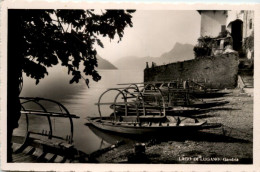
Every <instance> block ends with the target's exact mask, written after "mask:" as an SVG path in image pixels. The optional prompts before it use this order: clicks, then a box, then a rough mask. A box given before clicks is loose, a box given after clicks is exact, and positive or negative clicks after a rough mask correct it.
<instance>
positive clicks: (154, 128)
mask: <svg viewBox="0 0 260 172" xmlns="http://www.w3.org/2000/svg"><path fill="white" fill-rule="evenodd" d="M129 117H131V118H128V117H126V118H125V117H122V118H121V120H114V119H111V117H89V118H88V121H89V122H90V123H91V124H92V125H94V126H95V127H97V128H99V129H102V130H106V131H111V132H116V133H121V134H134V135H142V134H166V133H167V134H185V133H187V132H195V131H198V130H203V129H209V128H218V127H221V124H210V123H207V122H206V121H201V122H199V121H197V120H196V119H195V120H194V119H193V122H192V121H191V119H190V120H188V122H185V120H184V121H181V119H180V118H174V117H172V116H167V117H160V118H158V117H155V116H140V117H139V118H138V117H133V116H129ZM143 117H144V118H143ZM127 118H128V119H127ZM129 119H132V120H136V119H139V120H140V121H131V120H129Z"/></svg>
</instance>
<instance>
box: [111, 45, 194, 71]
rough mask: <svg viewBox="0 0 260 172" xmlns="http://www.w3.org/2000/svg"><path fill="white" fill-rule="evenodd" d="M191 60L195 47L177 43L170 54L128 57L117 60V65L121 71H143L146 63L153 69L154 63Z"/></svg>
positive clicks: (161, 63)
mask: <svg viewBox="0 0 260 172" xmlns="http://www.w3.org/2000/svg"><path fill="white" fill-rule="evenodd" d="M190 59H194V54H193V45H191V44H181V43H176V44H175V45H174V47H173V48H172V49H171V50H170V51H169V52H166V53H163V54H162V55H161V56H160V57H136V56H128V57H123V58H121V59H119V60H117V61H116V62H115V65H116V66H117V67H118V68H119V69H137V70H143V69H145V67H146V62H148V64H149V67H151V64H152V62H155V63H156V65H163V64H168V63H173V62H177V61H184V60H190Z"/></svg>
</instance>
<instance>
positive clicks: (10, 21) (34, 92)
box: [1, 5, 257, 170]
mask: <svg viewBox="0 0 260 172" xmlns="http://www.w3.org/2000/svg"><path fill="white" fill-rule="evenodd" d="M137 6H138V5H135V6H125V7H124V8H122V7H121V6H119V7H117V6H115V7H112V8H111V7H110V6H108V8H106V6H105V5H101V6H100V7H98V5H97V6H95V7H91V6H90V7H88V6H87V5H86V6H84V5H81V6H77V8H70V7H69V6H65V8H63V7H60V6H58V7H55V6H51V8H49V7H47V8H42V7H40V8H39V7H37V8H33V7H26V6H23V7H22V8H16V7H7V8H6V9H4V10H6V14H5V16H6V41H7V42H6V46H1V49H5V51H6V57H3V56H2V57H1V58H5V59H6V71H5V76H6V83H5V84H6V92H5V94H6V97H3V96H2V98H1V101H2V102H3V101H5V105H6V106H5V107H6V111H5V112H6V113H2V112H1V118H2V120H3V119H4V122H3V121H2V124H3V123H4V124H6V125H5V126H4V127H3V126H2V131H1V132H2V133H5V134H4V136H5V140H2V143H1V144H2V146H1V149H2V153H1V154H2V156H1V159H2V162H4V163H6V164H8V165H10V166H12V165H14V166H15V165H16V164H20V163H30V164H38V163H40V164H44V163H48V164H49V163H51V164H53V165H55V164H59V165H61V164H64V165H65V164H77V165H82V164H83V165H86V167H87V165H88V164H95V165H98V164H100V165H102V164H114V165H116V164H118V165H119V164H127V165H133V164H139V165H141V164H142V165H147V164H168V165H184V164H185V165H186V164H195V165H202V164H203V165H213V164H214V165H234V164H239V165H249V166H250V165H254V163H255V162H256V161H255V156H254V154H255V152H254V148H256V146H257V144H256V143H255V142H254V139H253V138H255V134H254V129H255V127H256V125H253V124H256V123H255V119H254V117H255V115H257V114H256V113H255V109H254V108H253V107H254V97H255V96H254V85H255V84H254V79H255V77H254V68H255V65H254V64H255V61H254V55H255V47H256V46H254V45H255V36H254V35H255V31H256V24H255V23H256V13H257V10H256V9H257V8H253V7H252V6H249V7H248V6H245V7H244V6H242V5H241V6H239V8H238V7H236V8H234V9H232V8H231V7H232V6H231V7H230V6H228V7H227V8H225V6H221V8H219V7H216V8H214V5H213V6H212V5H211V6H210V7H209V8H208V9H207V8H205V6H203V7H201V8H200V6H199V5H197V6H196V7H193V8H191V7H190V6H188V8H185V7H184V8H180V9H177V8H172V9H171V8H167V9H162V8H159V9H155V8H151V9H149V8H138V7H137ZM133 7H134V8H133ZM256 51H257V50H256ZM2 76H3V74H2V73H1V77H2ZM2 83H3V82H2ZM1 93H2V92H1ZM256 106H257V105H256ZM3 142H5V143H3ZM3 145H4V146H3ZM3 151H4V152H5V153H4V154H3ZM54 167H55V166H54ZM173 167H174V166H173ZM28 170H32V169H31V168H29V169H28Z"/></svg>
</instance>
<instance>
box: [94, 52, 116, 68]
mask: <svg viewBox="0 0 260 172" xmlns="http://www.w3.org/2000/svg"><path fill="white" fill-rule="evenodd" d="M97 61H98V69H117V67H115V66H114V65H113V64H112V63H110V62H109V61H107V60H105V59H103V58H102V57H100V56H99V55H97Z"/></svg>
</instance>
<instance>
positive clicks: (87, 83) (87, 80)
mask: <svg viewBox="0 0 260 172" xmlns="http://www.w3.org/2000/svg"><path fill="white" fill-rule="evenodd" d="M85 83H86V85H87V86H88V88H89V79H86V80H85Z"/></svg>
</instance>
